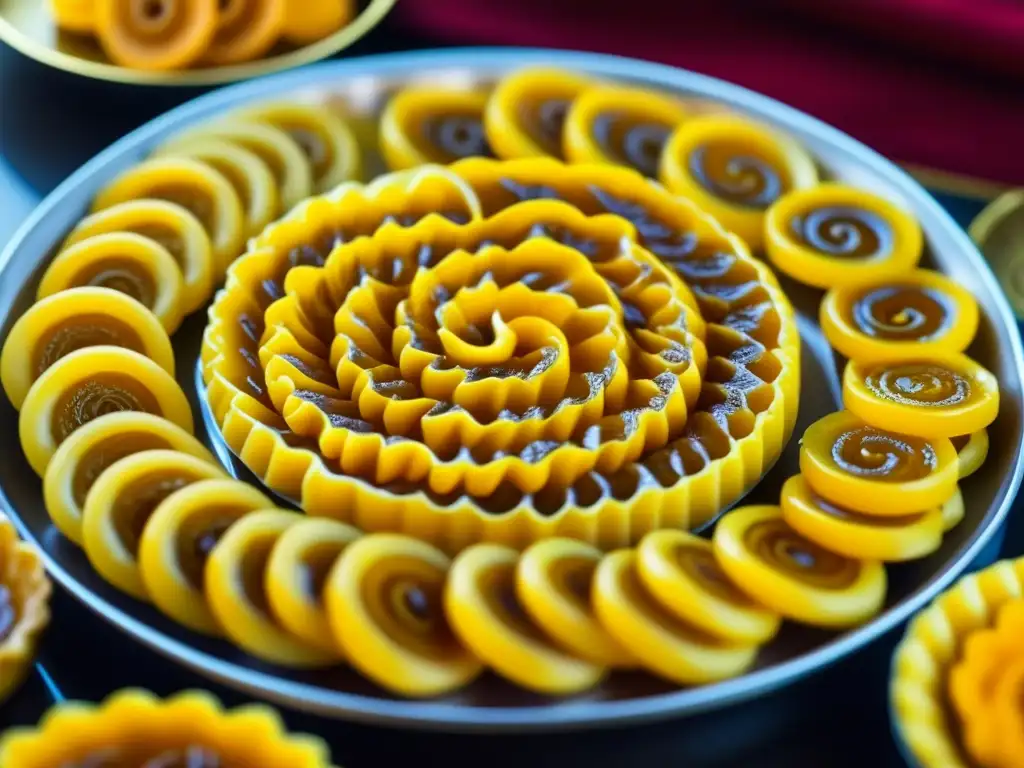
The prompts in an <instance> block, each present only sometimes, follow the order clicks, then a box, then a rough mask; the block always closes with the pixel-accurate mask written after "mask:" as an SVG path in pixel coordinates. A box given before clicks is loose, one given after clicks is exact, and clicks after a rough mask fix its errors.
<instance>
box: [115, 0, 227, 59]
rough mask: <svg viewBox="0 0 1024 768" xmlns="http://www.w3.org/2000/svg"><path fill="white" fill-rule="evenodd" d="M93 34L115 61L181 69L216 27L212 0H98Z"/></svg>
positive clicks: (198, 53) (200, 52)
mask: <svg viewBox="0 0 1024 768" xmlns="http://www.w3.org/2000/svg"><path fill="white" fill-rule="evenodd" d="M95 26H96V36H97V38H98V39H99V42H100V45H102V46H103V50H104V52H105V53H106V54H107V56H108V57H109V58H110V60H111V61H113V62H114V63H115V64H119V65H121V66H123V67H131V68H133V69H146V70H154V71H167V70H174V69H184V68H185V67H187V66H189V65H190V64H193V63H195V62H196V61H198V59H199V58H200V57H201V56H202V55H203V52H204V51H205V50H206V49H207V46H209V44H210V42H211V40H212V39H213V35H214V32H216V30H217V0H145V2H140V1H139V0H100V2H98V3H97V5H96V21H95Z"/></svg>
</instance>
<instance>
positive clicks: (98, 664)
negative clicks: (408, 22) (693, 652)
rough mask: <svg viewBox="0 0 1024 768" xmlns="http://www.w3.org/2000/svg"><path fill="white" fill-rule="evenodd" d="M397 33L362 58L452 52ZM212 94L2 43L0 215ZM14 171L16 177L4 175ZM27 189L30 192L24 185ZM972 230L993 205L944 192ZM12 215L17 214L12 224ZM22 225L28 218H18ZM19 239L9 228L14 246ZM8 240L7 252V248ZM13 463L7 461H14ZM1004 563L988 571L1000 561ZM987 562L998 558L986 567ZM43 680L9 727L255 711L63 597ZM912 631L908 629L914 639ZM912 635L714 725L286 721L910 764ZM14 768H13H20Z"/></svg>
mask: <svg viewBox="0 0 1024 768" xmlns="http://www.w3.org/2000/svg"><path fill="white" fill-rule="evenodd" d="M439 45H440V43H439V42H438V41H434V40H429V39H425V38H423V37H422V36H417V35H411V34H409V33H408V32H403V31H401V30H399V29H398V28H397V27H396V26H395V25H394V23H393V22H385V23H384V25H383V26H382V27H380V28H378V29H377V30H376V31H375V32H373V33H372V34H371V35H370V36H369V37H368V38H366V39H365V40H363V41H362V42H360V43H359V44H357V45H356V46H355V47H354V48H352V49H349V51H348V52H347V53H346V57H348V56H357V55H365V54H370V53H376V52H380V51H391V50H403V49H411V48H426V47H438V46H439ZM202 92H203V89H169V88H162V89H161V88H150V89H143V88H132V87H128V86H122V85H114V84H107V83H101V82H96V81H87V80H84V79H81V78H76V77H73V76H71V75H67V74H65V73H62V72H59V71H56V70H51V69H48V68H46V67H43V66H42V65H39V64H36V63H35V62H32V61H30V60H28V59H25V58H24V57H22V56H20V55H19V54H17V53H15V52H14V51H12V50H11V49H10V48H7V47H6V46H3V45H2V44H0V171H7V176H8V177H9V178H10V177H11V176H13V177H15V181H18V179H19V178H20V180H21V181H23V182H24V184H25V188H24V189H20V188H19V189H17V190H15V189H14V187H13V185H8V186H6V187H5V186H4V185H3V184H2V179H3V178H4V174H3V173H0V209H3V208H4V207H7V206H13V205H14V202H15V201H14V196H15V195H16V194H17V195H18V198H19V199H18V201H17V202H18V203H19V204H20V205H22V206H25V205H26V200H27V201H28V204H31V203H34V202H35V199H36V198H38V197H41V196H43V195H45V194H46V193H48V192H49V191H50V190H52V189H53V187H54V186H56V185H57V184H58V183H59V182H60V181H62V180H63V179H64V178H65V177H66V176H67V175H68V174H69V173H70V172H72V171H73V170H74V169H76V168H77V167H78V166H79V165H81V164H82V163H83V162H84V161H85V160H87V159H88V158H89V157H91V156H92V155H93V154H95V153H96V152H98V151H99V150H101V149H103V148H104V147H106V146H107V145H108V144H110V143H111V142H113V141H114V140H116V139H117V138H119V137H121V136H123V135H124V134H126V133H128V132H129V131H131V130H132V129H134V128H136V127H138V126H139V125H141V124H142V123H144V122H146V121H147V120H149V119H150V118H152V117H155V116H157V115H159V114H161V113H162V112H165V111H166V110H168V109H170V108H171V107H174V106H176V105H178V104H180V103H182V102H184V101H186V100H188V99H190V98H192V97H194V96H196V95H199V94H200V93H202ZM5 165H6V168H5V167H4V166H5ZM18 184H19V186H20V181H19V182H18ZM937 197H939V199H940V201H941V202H942V203H943V204H944V205H945V206H946V207H947V208H948V209H949V210H950V212H951V213H953V215H954V217H956V218H957V220H958V221H960V222H961V223H962V224H964V225H966V224H967V223H968V222H969V221H970V219H971V218H972V217H973V216H974V215H975V214H976V213H977V212H978V211H979V210H980V209H981V207H982V206H983V205H984V204H985V202H986V201H984V200H977V199H970V198H964V197H956V196H951V195H946V194H938V193H937ZM8 213H9V212H8ZM18 215H20V214H18ZM9 235H10V232H5V231H4V229H2V228H0V240H3V239H5V238H6V237H8V236H9ZM2 245H3V242H0V246H2ZM0 460H2V459H0ZM1022 529H1024V526H1022V525H1017V526H1016V530H1014V527H1013V526H1011V530H1010V531H1009V533H1008V535H1007V538H1006V546H1005V547H1004V549H1003V552H1004V553H1005V554H1019V553H1020V552H1022V551H1024V530H1022ZM994 555H995V552H994V551H993V552H991V553H989V555H988V557H987V558H985V559H992V558H993V557H994ZM982 564H984V560H982V561H979V563H978V565H982ZM53 610H54V616H55V618H54V622H53V625H52V626H51V628H50V630H49V632H48V635H47V638H46V641H45V642H44V644H43V649H42V653H41V656H40V659H39V664H38V665H37V667H36V670H35V671H34V673H33V674H32V676H31V677H30V678H29V680H28V681H27V683H26V684H25V686H24V687H23V688H22V689H21V692H20V693H19V694H18V695H17V696H15V697H14V698H13V699H12V700H11V701H10V702H9V703H8V704H7V705H5V706H2V707H0V728H6V727H8V726H11V725H22V724H33V723H35V722H37V721H38V719H39V718H40V716H41V715H42V713H43V712H44V711H45V710H46V709H47V708H48V707H49V706H51V705H52V704H53V703H54V701H55V700H59V699H60V698H62V697H67V698H77V699H85V700H93V701H95V700H100V699H102V698H104V697H105V696H106V695H107V694H109V693H111V692H112V691H114V690H117V689H119V688H123V687H130V686H142V687H146V688H149V689H151V690H153V691H154V692H156V693H158V694H169V693H172V692H175V691H178V690H182V689H188V688H196V687H202V688H206V689H209V690H212V691H214V692H215V693H216V694H217V695H218V696H220V697H221V698H222V700H224V701H225V702H226V703H229V704H236V703H241V702H242V701H243V700H244V699H242V698H241V697H239V696H238V695H236V694H234V693H233V692H231V691H228V690H226V689H222V688H219V687H217V686H212V685H210V684H208V683H207V682H206V681H204V680H203V679H201V678H199V677H197V676H195V675H193V674H191V673H188V672H187V671H185V670H184V669H182V668H181V667H178V666H176V665H174V664H172V663H170V662H168V661H165V660H164V659H163V658H162V657H159V656H157V655H156V654H154V653H152V652H150V651H148V650H146V649H145V648H143V647H141V646H139V645H135V644H133V643H131V642H129V641H127V640H125V639H124V637H123V636H122V635H120V634H119V633H118V632H117V631H116V630H114V629H113V628H111V627H110V626H108V625H107V624H106V623H104V622H103V621H101V620H100V619H98V618H96V617H94V616H92V615H91V614H90V613H88V612H87V611H86V609H84V608H82V607H81V606H79V605H78V604H77V603H75V602H74V601H73V599H71V598H70V597H68V596H67V595H65V594H63V593H58V594H57V595H55V598H54V602H53ZM901 631H902V630H901ZM899 634H900V632H897V633H892V634H890V635H888V636H887V637H885V638H884V639H883V640H881V641H879V642H877V643H875V644H873V645H872V646H870V647H869V648H867V649H865V650H863V651H861V652H859V653H857V654H855V655H853V656H851V657H848V658H847V659H846V660H844V661H843V662H841V663H839V664H837V665H835V666H834V667H832V668H830V669H828V670H825V671H823V672H822V673H820V674H818V675H816V676H815V677H814V678H813V679H811V680H808V681H805V682H803V683H800V684H797V685H795V686H792V687H790V688H788V689H786V690H785V691H783V692H781V693H779V694H775V695H772V696H767V697H762V698H761V699H758V700H756V701H753V702H750V703H747V704H743V705H739V706H734V707H732V708H729V709H727V710H723V711H722V712H719V713H715V714H712V715H707V716H701V717H697V718H689V719H686V720H680V721H675V722H669V723H665V724H661V725H656V726H647V727H639V728H630V729H623V730H615V729H607V728H605V729H602V730H600V731H594V732H583V733H575V734H564V735H539V736H537V735H530V736H525V735H524V736H516V735H510V736H452V735H434V734H427V733H416V732H405V731H403V732H398V731H394V730H385V729H377V728H369V727H365V726H352V725H347V724H344V723H338V722H333V721H324V720H317V719H313V718H309V717H306V716H302V715H299V714H295V713H289V712H285V713H284V715H285V718H286V720H287V722H288V724H289V726H290V727H291V728H292V729H293V730H297V731H306V732H311V733H316V734H319V735H321V736H324V737H326V738H327V739H328V740H329V741H330V743H331V746H332V748H333V757H334V761H335V763H336V764H337V765H339V766H347V767H348V768H363V767H364V766H371V765H401V764H404V763H410V762H412V761H421V760H424V759H426V760H427V763H428V764H433V763H435V762H438V763H440V762H442V761H443V762H444V763H445V764H447V765H450V766H463V765H466V766H469V765H474V766H477V765H480V764H481V763H486V764H487V765H488V766H504V765H517V766H522V765H529V766H531V768H533V767H539V766H548V765H552V766H555V765H558V766H565V765H572V766H576V765H596V766H618V765H622V766H627V765H641V764H647V765H653V766H669V765H672V766H739V765H743V766H757V767H758V768H761V767H762V766H763V767H764V768H774V767H776V766H779V767H781V766H787V767H789V766H822V767H823V768H825V767H827V768H833V767H835V768H842V767H843V766H857V767H858V768H865V767H867V766H872V767H874V766H878V767H879V768H884V767H886V766H898V765H903V763H902V761H901V760H900V757H899V753H898V751H897V749H896V747H895V745H894V743H893V740H892V737H891V735H890V730H889V717H888V696H887V682H888V673H889V660H890V657H891V655H892V650H893V647H894V645H895V643H896V642H897V641H898V639H899ZM12 768H13V767H12Z"/></svg>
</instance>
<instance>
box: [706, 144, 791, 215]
mask: <svg viewBox="0 0 1024 768" xmlns="http://www.w3.org/2000/svg"><path fill="white" fill-rule="evenodd" d="M741 153H742V150H738V151H737V150H736V148H734V147H718V146H711V145H708V144H702V145H701V146H699V147H697V148H695V149H694V150H693V152H691V153H690V156H689V158H688V159H687V163H688V167H689V169H690V173H691V174H692V175H693V177H694V178H695V179H696V180H697V181H698V182H699V183H700V184H701V185H703V187H704V188H705V189H707V190H708V192H710V193H712V194H713V195H715V196H716V197H720V198H722V199H724V200H728V201H729V202H731V203H735V204H736V205H741V206H744V207H747V208H759V209H762V210H763V209H766V208H767V207H768V206H769V205H771V204H772V203H774V202H775V200H776V199H777V198H778V197H779V195H780V194H782V191H783V179H782V177H781V176H780V174H779V172H778V171H776V170H775V169H774V168H772V166H771V165H769V164H768V163H767V162H765V161H764V160H762V159H761V158H759V157H755V156H754V155H745V154H741Z"/></svg>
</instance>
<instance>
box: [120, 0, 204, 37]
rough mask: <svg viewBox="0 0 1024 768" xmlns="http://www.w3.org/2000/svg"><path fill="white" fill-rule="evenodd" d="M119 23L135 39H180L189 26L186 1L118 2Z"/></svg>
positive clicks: (132, 0)
mask: <svg viewBox="0 0 1024 768" xmlns="http://www.w3.org/2000/svg"><path fill="white" fill-rule="evenodd" d="M115 2H116V3H117V5H118V6H119V13H118V16H117V18H118V20H119V21H120V23H121V25H122V26H123V28H124V30H125V31H126V32H128V33H129V34H131V35H132V36H133V37H137V38H142V39H144V40H147V41H151V42H161V43H167V42H170V41H173V40H175V39H177V37H178V35H180V34H181V31H182V29H183V28H184V26H185V25H186V24H187V18H186V17H187V16H188V7H187V6H188V5H189V3H188V2H187V1H186V0H115Z"/></svg>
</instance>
